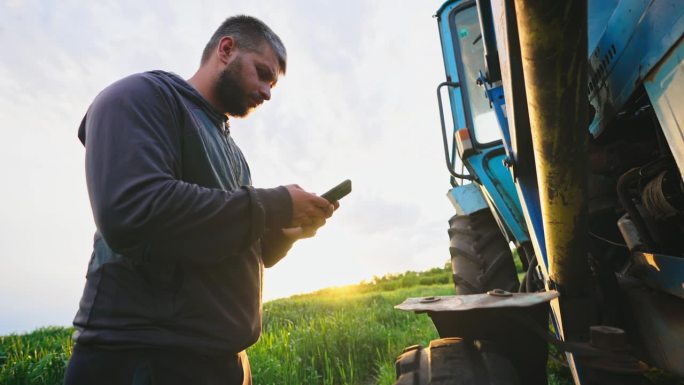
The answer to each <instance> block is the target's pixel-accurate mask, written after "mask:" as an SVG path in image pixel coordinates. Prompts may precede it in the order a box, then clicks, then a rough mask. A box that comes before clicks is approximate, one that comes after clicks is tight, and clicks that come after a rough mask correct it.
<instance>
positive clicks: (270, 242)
mask: <svg viewBox="0 0 684 385" xmlns="http://www.w3.org/2000/svg"><path fill="white" fill-rule="evenodd" d="M293 244H294V242H293V241H291V240H290V239H289V238H287V237H286V236H285V235H284V234H283V232H282V231H281V230H280V229H274V230H267V231H266V232H265V233H264V236H263V238H262V239H261V259H262V260H263V262H264V266H266V267H272V266H273V265H275V264H276V263H278V261H280V260H281V259H283V258H284V257H285V255H287V252H288V251H290V249H291V248H292V245H293Z"/></svg>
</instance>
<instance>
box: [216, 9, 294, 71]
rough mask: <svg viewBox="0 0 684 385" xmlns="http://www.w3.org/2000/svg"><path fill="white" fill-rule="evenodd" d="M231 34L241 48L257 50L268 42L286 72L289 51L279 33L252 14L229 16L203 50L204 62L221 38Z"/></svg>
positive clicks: (282, 69) (281, 67) (281, 68)
mask: <svg viewBox="0 0 684 385" xmlns="http://www.w3.org/2000/svg"><path fill="white" fill-rule="evenodd" d="M224 36H231V37H232V38H233V39H234V40H235V42H236V43H237V46H238V47H239V48H240V49H244V50H247V51H252V52H256V51H259V49H260V48H261V46H262V44H263V43H264V42H266V43H268V44H269V45H270V46H271V48H272V49H273V52H274V53H275V54H276V56H277V57H278V65H279V66H280V72H281V73H283V74H284V73H285V69H286V68H287V51H286V50H285V45H283V42H282V41H281V40H280V38H279V37H278V35H276V34H275V32H273V30H271V28H269V27H268V26H267V25H266V24H264V22H263V21H261V20H259V19H257V18H256V17H252V16H245V15H237V16H231V17H229V18H227V19H226V20H225V21H224V22H223V23H221V25H220V26H219V27H218V29H217V30H216V32H214V34H213V35H212V36H211V39H209V42H208V43H207V45H206V47H204V51H203V52H202V64H204V63H205V62H206V61H207V60H208V59H209V56H211V52H212V51H213V50H214V49H215V48H216V46H217V45H218V43H219V41H220V40H221V38H223V37H224Z"/></svg>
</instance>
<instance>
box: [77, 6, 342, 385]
mask: <svg viewBox="0 0 684 385" xmlns="http://www.w3.org/2000/svg"><path fill="white" fill-rule="evenodd" d="M285 70H286V51H285V48H284V46H283V44H282V42H281V40H280V38H279V37H278V36H277V35H276V34H275V33H274V32H273V31H272V30H271V29H270V28H269V27H267V26H266V25H265V24H264V23H263V22H261V21H260V20H258V19H255V18H252V17H247V16H236V17H231V18H228V19H227V20H226V21H225V22H224V23H223V24H222V25H221V26H220V27H219V28H218V30H217V31H216V32H215V33H214V35H213V36H212V38H211V40H210V41H209V43H208V44H207V46H206V48H205V50H204V52H203V55H202V61H201V65H200V68H199V70H198V71H197V73H196V74H195V75H194V76H193V77H192V78H190V79H189V80H188V81H187V82H186V81H184V80H183V79H181V78H179V77H178V76H176V75H174V74H171V73H166V72H162V71H152V72H147V73H143V74H137V75H132V76H129V77H127V78H125V79H122V80H120V81H118V82H116V83H114V84H112V85H111V86H109V87H107V88H106V89H105V90H104V91H102V92H101V93H100V94H99V95H98V96H97V97H96V98H95V100H94V101H93V103H92V105H91V106H90V108H89V109H88V112H87V113H86V116H85V117H84V119H83V121H82V123H81V126H80V128H79V138H80V140H81V142H83V144H84V145H85V149H86V180H87V185H88V193H89V196H90V202H91V206H92V209H93V215H94V218H95V223H96V225H97V232H96V233H95V240H94V251H93V254H92V257H91V260H90V264H89V266H88V273H87V275H86V278H87V281H86V286H85V289H84V292H83V297H82V298H81V302H80V306H79V310H78V313H77V314H76V317H75V319H74V325H75V327H76V332H75V333H74V341H75V342H76V343H75V346H74V351H73V355H72V358H71V360H70V362H69V366H68V368H67V373H66V377H65V383H66V384H69V385H71V384H98V385H102V384H132V383H135V384H164V385H166V384H241V383H243V381H244V382H245V383H249V382H250V381H251V377H250V374H249V366H248V363H247V362H246V355H245V354H244V353H241V352H243V351H244V349H246V348H247V347H248V346H250V345H252V344H253V343H254V342H256V341H257V339H258V337H259V334H260V332H261V287H262V286H261V279H262V272H263V267H264V265H265V266H266V267H270V266H272V265H273V264H275V263H276V262H277V261H278V260H280V259H281V258H282V257H283V256H285V254H286V253H287V251H288V250H289V249H290V247H291V245H292V243H293V242H294V241H296V240H298V239H301V238H306V237H310V236H313V235H314V234H315V232H316V229H318V228H319V227H320V226H322V225H323V224H325V220H326V218H329V217H330V216H331V215H332V213H333V211H334V209H335V208H336V207H337V203H336V202H335V204H334V205H333V204H330V203H329V202H328V201H326V200H325V199H323V198H321V197H318V196H316V195H315V194H311V193H308V192H306V191H304V190H302V189H301V188H300V187H299V186H297V185H289V186H280V187H276V188H270V189H259V188H253V187H251V179H250V171H249V167H248V166H247V163H246V161H245V159H244V157H243V155H242V153H241V152H240V149H239V148H238V147H237V145H236V144H235V143H234V142H233V139H232V137H231V136H230V130H229V128H228V118H227V116H228V115H229V116H246V115H247V114H249V112H250V111H251V110H253V109H254V108H256V107H257V106H259V105H260V104H261V103H263V102H264V101H266V100H269V99H270V98H271V88H272V87H273V86H274V85H275V84H276V82H277V80H278V77H279V75H280V74H284V73H285Z"/></svg>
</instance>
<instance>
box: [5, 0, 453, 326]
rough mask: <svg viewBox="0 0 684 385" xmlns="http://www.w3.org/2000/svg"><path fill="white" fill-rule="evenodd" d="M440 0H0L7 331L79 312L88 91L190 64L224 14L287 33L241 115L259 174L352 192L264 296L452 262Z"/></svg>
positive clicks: (87, 225)
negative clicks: (257, 97) (279, 56)
mask: <svg viewBox="0 0 684 385" xmlns="http://www.w3.org/2000/svg"><path fill="white" fill-rule="evenodd" d="M440 5H441V2H440V1H417V0H415V1H398V0H375V1H367V0H345V1H313V0H273V1H266V0H260V1H244V0H243V1H233V0H222V1H209V0H204V1H192V2H189V1H180V0H178V1H161V0H152V1H144V2H143V1H137V0H116V1H111V0H98V1H88V2H85V1H81V2H77V1H28V0H27V1H24V0H0V47H2V51H3V52H2V54H1V55H0V122H2V124H1V125H0V133H1V134H2V147H3V148H2V151H0V177H1V178H2V182H0V183H1V186H2V188H0V335H4V334H8V333H12V332H24V331H30V330H33V329H35V328H37V327H41V326H47V325H62V326H66V325H70V324H71V321H72V319H73V316H74V314H75V312H76V310H77V307H78V301H79V299H80V296H81V293H82V290H83V285H84V283H85V272H86V268H87V263H88V260H89V258H90V254H91V251H92V237H93V233H94V231H95V225H94V222H93V219H92V213H91V211H90V205H89V201H88V195H87V191H86V186H85V174H84V165H83V161H84V154H85V152H84V149H83V146H82V145H81V144H80V142H79V141H78V139H77V137H76V131H77V128H78V125H79V123H80V121H81V119H82V117H83V115H84V113H85V111H86V109H87V108H88V105H89V104H90V102H91V101H92V100H93V98H94V97H95V96H96V95H97V93H98V92H99V91H101V90H102V89H103V88H104V87H106V86H107V85H109V84H111V83H113V82H114V81H116V80H118V79H120V78H122V77H124V76H127V75H129V74H132V73H137V72H143V71H147V70H153V69H163V70H167V71H171V72H175V73H177V74H179V75H180V76H181V77H183V78H185V79H187V78H189V77H191V76H192V75H193V74H194V72H195V71H196V69H197V66H198V64H199V59H200V56H201V52H202V49H203V48H204V45H205V44H206V42H207V41H208V39H209V37H210V36H211V34H212V33H213V32H214V30H215V29H216V28H217V27H218V25H219V24H220V23H221V22H222V21H223V20H224V19H225V18H226V17H228V16H230V15H235V14H248V15H252V16H256V17H258V18H260V19H262V20H263V21H264V22H266V24H268V25H269V26H270V27H271V28H272V29H273V30H274V31H275V32H276V33H277V34H278V35H279V36H280V37H281V38H282V40H283V42H284V43H285V45H286V47H287V50H288V72H287V75H286V76H285V77H283V78H281V79H280V80H279V82H278V85H277V87H276V88H275V89H274V90H273V93H272V99H271V101H269V102H267V103H265V104H264V105H262V106H261V107H260V108H259V109H257V110H256V111H255V112H254V113H252V114H251V115H250V116H249V117H247V118H244V119H232V120H231V132H232V135H233V136H234V139H235V140H236V142H237V143H238V145H239V146H240V147H241V148H242V150H243V152H244V153H245V156H246V158H247V160H248V162H249V164H250V168H251V171H252V179H253V182H254V185H255V186H257V187H274V186H278V185H286V184H292V183H297V184H299V185H300V186H302V187H303V188H304V189H306V190H308V191H312V192H317V193H323V192H325V191H326V190H328V189H329V188H330V187H332V186H334V185H336V184H337V183H339V182H340V181H342V180H344V179H347V178H348V179H351V180H352V182H353V192H352V193H351V194H350V195H349V196H347V197H346V198H344V199H343V200H342V201H341V207H340V209H339V210H338V211H337V212H336V213H335V215H334V216H333V218H331V219H330V220H329V221H328V224H327V225H326V226H325V227H323V228H322V229H320V230H319V232H318V235H317V236H316V237H315V238H313V239H308V240H303V241H301V242H299V243H297V244H295V246H294V247H293V249H292V250H291V251H290V253H289V254H288V256H287V257H286V258H285V259H284V260H282V261H281V262H279V263H278V264H277V265H276V266H275V267H273V268H271V269H267V270H266V272H265V282H264V298H265V300H269V299H274V298H280V297H286V296H289V295H292V294H296V293H302V292H310V291H313V290H316V289H320V288H323V287H329V286H338V285H346V284H354V283H358V282H360V281H361V280H370V279H372V278H373V276H382V275H385V274H388V273H399V272H403V271H406V270H426V269H429V268H432V267H435V266H443V265H444V264H445V263H446V262H447V261H448V259H449V253H448V236H447V233H446V231H447V228H448V224H447V220H448V219H449V217H450V216H451V215H452V214H453V212H454V209H453V208H452V206H451V204H450V203H449V202H448V200H447V198H446V193H447V191H448V189H449V187H450V186H449V183H448V174H447V171H446V167H445V166H444V158H443V152H442V151H443V149H442V142H441V134H440V128H439V116H438V110H437V101H436V96H435V89H436V86H437V84H438V83H439V82H441V81H443V80H444V78H445V75H444V67H443V64H442V61H441V51H440V46H439V36H438V33H437V22H436V19H434V18H433V17H432V16H433V15H434V13H435V11H436V10H437V9H438V8H439V6H440Z"/></svg>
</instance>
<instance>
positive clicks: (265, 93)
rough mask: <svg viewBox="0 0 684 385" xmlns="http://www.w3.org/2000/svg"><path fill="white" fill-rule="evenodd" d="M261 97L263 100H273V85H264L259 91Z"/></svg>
mask: <svg viewBox="0 0 684 385" xmlns="http://www.w3.org/2000/svg"><path fill="white" fill-rule="evenodd" d="M259 96H261V99H263V100H271V85H270V84H265V85H262V86H261V88H260V89H259Z"/></svg>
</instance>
